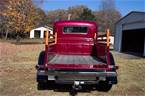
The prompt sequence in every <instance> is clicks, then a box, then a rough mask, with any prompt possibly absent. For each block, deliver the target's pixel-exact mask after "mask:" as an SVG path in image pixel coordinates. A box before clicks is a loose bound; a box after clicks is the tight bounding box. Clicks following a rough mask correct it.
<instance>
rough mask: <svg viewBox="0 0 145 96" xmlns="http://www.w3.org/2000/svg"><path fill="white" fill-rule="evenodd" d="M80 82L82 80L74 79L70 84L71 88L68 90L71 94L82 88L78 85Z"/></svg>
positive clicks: (73, 94) (73, 95)
mask: <svg viewBox="0 0 145 96" xmlns="http://www.w3.org/2000/svg"><path fill="white" fill-rule="evenodd" d="M81 83H82V82H80V81H74V84H73V85H72V89H71V92H70V95H71V96H75V95H76V94H77V91H78V90H81V89H82V86H81V85H80V84H81Z"/></svg>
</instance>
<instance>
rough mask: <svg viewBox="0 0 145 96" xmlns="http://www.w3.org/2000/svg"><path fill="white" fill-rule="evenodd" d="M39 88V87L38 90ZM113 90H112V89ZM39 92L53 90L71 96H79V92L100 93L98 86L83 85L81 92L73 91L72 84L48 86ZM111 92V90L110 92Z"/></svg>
mask: <svg viewBox="0 0 145 96" xmlns="http://www.w3.org/2000/svg"><path fill="white" fill-rule="evenodd" d="M38 87H39V86H37V88H38ZM110 89H111V88H110ZM38 90H41V91H43V90H53V91H55V92H69V94H70V96H75V95H77V93H78V92H81V93H90V92H91V91H100V90H99V87H98V86H96V85H82V86H81V89H79V90H75V91H74V90H73V88H72V85H70V84H51V85H50V84H47V85H45V86H43V89H39V88H38ZM108 91H109V90H108ZM108 91H100V92H108Z"/></svg>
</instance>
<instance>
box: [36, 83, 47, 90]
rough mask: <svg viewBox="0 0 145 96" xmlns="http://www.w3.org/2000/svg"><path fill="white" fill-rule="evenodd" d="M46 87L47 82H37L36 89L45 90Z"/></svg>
mask: <svg viewBox="0 0 145 96" xmlns="http://www.w3.org/2000/svg"><path fill="white" fill-rule="evenodd" d="M46 88H47V83H44V82H38V84H37V89H38V90H45V89H46Z"/></svg>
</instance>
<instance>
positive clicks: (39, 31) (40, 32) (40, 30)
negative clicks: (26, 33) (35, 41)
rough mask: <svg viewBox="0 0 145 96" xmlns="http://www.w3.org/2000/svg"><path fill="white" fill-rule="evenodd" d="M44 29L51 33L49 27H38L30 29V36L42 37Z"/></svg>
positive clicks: (51, 30)
mask: <svg viewBox="0 0 145 96" xmlns="http://www.w3.org/2000/svg"><path fill="white" fill-rule="evenodd" d="M45 31H49V33H50V34H53V29H52V28H50V27H39V28H35V29H32V30H31V31H30V38H44V33H45Z"/></svg>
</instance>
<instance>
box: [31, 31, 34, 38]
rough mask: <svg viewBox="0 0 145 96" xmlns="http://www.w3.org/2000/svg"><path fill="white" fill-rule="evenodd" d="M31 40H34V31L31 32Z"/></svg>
mask: <svg viewBox="0 0 145 96" xmlns="http://www.w3.org/2000/svg"><path fill="white" fill-rule="evenodd" d="M30 38H34V30H31V31H30Z"/></svg>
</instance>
